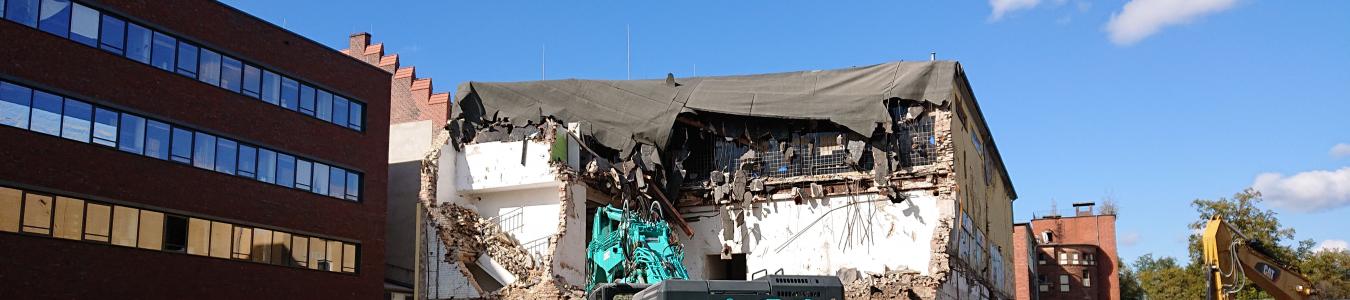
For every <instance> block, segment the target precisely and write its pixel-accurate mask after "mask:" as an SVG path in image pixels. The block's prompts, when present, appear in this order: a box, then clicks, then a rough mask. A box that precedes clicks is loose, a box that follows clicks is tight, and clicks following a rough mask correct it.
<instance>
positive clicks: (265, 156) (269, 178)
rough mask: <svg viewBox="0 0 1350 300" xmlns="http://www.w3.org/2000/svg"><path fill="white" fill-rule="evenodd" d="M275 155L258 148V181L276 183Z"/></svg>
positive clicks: (270, 151)
mask: <svg viewBox="0 0 1350 300" xmlns="http://www.w3.org/2000/svg"><path fill="white" fill-rule="evenodd" d="M276 172H277V153H276V152H272V150H267V149H265V148H258V181H262V182H266V183H273V182H277V176H276V174H277V173H276Z"/></svg>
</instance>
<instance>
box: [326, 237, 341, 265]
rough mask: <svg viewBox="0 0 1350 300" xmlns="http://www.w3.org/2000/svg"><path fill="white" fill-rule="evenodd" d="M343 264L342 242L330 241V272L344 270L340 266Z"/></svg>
mask: <svg viewBox="0 0 1350 300" xmlns="http://www.w3.org/2000/svg"><path fill="white" fill-rule="evenodd" d="M341 263H342V242H339V241H328V269H326V270H328V271H333V272H338V271H341V270H342V268H341V267H339V266H338V264H341Z"/></svg>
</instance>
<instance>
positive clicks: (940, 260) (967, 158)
mask: <svg viewBox="0 0 1350 300" xmlns="http://www.w3.org/2000/svg"><path fill="white" fill-rule="evenodd" d="M859 95H864V96H859ZM456 99H457V100H456V101H455V102H454V103H455V107H454V110H453V111H452V114H451V117H450V118H449V120H448V125H447V126H446V130H445V131H443V132H442V133H441V134H440V135H438V136H437V139H436V140H435V141H433V144H434V145H441V146H439V147H438V150H437V151H435V152H433V153H431V155H428V157H427V158H426V160H424V161H423V162H422V169H423V173H422V180H423V184H422V198H421V201H422V202H423V205H424V206H425V207H427V208H428V211H427V212H428V215H427V216H426V217H427V218H430V220H431V221H432V222H431V223H432V225H433V226H432V228H430V230H431V231H432V232H433V233H434V234H435V235H436V236H437V238H438V240H439V242H440V243H441V244H442V245H440V246H441V247H443V249H444V250H447V251H446V252H443V253H437V255H438V256H432V257H437V258H440V257H445V258H446V260H445V262H446V263H448V264H450V265H452V266H453V268H452V269H453V270H454V272H453V273H452V274H449V276H447V277H444V278H442V279H439V280H440V281H443V282H457V283H462V286H468V290H469V292H470V293H471V295H477V296H481V295H493V296H501V297H504V298H528V299H535V298H560V297H570V296H577V295H580V293H582V290H584V287H586V286H587V285H590V284H593V283H594V282H595V281H596V277H595V276H596V274H598V273H600V272H599V271H598V270H600V269H597V265H596V260H597V258H596V257H595V256H590V255H592V254H594V253H595V252H592V251H593V250H594V249H592V248H595V247H602V246H603V245H601V244H600V243H601V242H602V241H599V240H596V239H593V237H596V236H603V232H602V230H601V229H600V228H598V227H597V226H600V225H601V224H602V223H601V222H600V221H598V220H600V219H597V218H596V214H597V213H598V212H599V211H603V210H604V209H605V207H627V208H628V211H632V212H633V214H634V216H636V217H637V218H639V219H643V220H654V221H658V222H660V223H664V224H667V225H668V227H665V226H657V227H655V228H668V230H669V231H670V233H669V234H658V235H655V237H652V238H650V239H648V241H661V242H662V243H665V242H668V243H670V244H672V245H677V246H679V249H681V250H680V251H679V252H680V254H681V255H682V258H680V259H675V260H674V261H673V264H678V265H679V268H678V269H680V270H675V271H677V272H675V273H679V272H684V273H686V274H687V277H689V278H693V279H749V278H753V277H757V276H760V275H758V274H764V273H766V272H784V273H787V274H804V275H837V276H840V277H841V278H843V279H844V282H846V284H847V285H848V293H849V298H851V299H869V298H876V299H890V298H919V299H1012V298H1013V297H1014V294H1015V285H1014V279H1013V278H1014V274H1015V270H1014V257H1013V255H1014V254H1013V253H1014V251H1013V245H1014V242H1013V239H1014V235H1013V228H1012V224H1013V223H1012V209H1011V208H1012V201H1013V199H1015V198H1016V193H1015V192H1014V190H1013V187H1012V185H1011V181H1010V180H1009V178H1008V176H1007V172H1006V169H1005V168H1004V167H1003V163H1002V159H1001V158H1000V157H999V155H998V151H997V147H996V146H995V145H994V142H993V138H992V136H991V134H990V130H989V128H988V125H987V124H986V123H985V120H984V118H983V114H982V113H981V112H980V110H979V106H978V105H977V104H976V102H975V98H974V95H973V92H972V91H971V89H970V86H969V83H968V82H967V81H966V78H965V75H964V71H963V70H962V69H961V67H960V65H959V64H957V63H955V62H948V61H938V62H902V63H888V64H881V65H875V66H868V67H861V68H852V69H840V70H824V71H809V72H791V73H780V74H764V75H747V76H729V77H710V78H698V77H695V78H675V77H674V76H669V77H668V78H666V79H665V80H630V81H623V80H614V81H608V80H573V79H569V80H554V81H532V82H520V83H478V82H471V83H466V84H463V85H461V86H460V88H459V91H458V92H457V93H456ZM672 99H673V100H672ZM749 99H753V101H751V100H749ZM752 103H753V107H754V110H755V111H754V112H751V111H750V107H751V104H752ZM874 129H875V130H874ZM597 232H602V233H599V234H597ZM660 237H664V239H662V238H660ZM803 258H810V259H803ZM648 266H650V265H648ZM649 268H650V267H649ZM630 273H631V272H630ZM440 275H441V276H445V275H446V274H440ZM422 278H427V277H426V276H422Z"/></svg>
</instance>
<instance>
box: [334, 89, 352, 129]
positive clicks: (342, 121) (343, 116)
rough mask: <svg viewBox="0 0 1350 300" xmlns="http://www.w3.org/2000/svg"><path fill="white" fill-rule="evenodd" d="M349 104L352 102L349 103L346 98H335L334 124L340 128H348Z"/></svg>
mask: <svg viewBox="0 0 1350 300" xmlns="http://www.w3.org/2000/svg"><path fill="white" fill-rule="evenodd" d="M348 104H350V102H347V99H346V98H342V97H338V96H337V95H334V96H333V123H337V124H338V125H339V126H347V116H348V114H349V112H347V105H348Z"/></svg>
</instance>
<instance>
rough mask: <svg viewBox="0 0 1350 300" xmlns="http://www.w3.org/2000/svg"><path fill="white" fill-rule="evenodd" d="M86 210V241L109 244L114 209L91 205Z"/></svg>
mask: <svg viewBox="0 0 1350 300" xmlns="http://www.w3.org/2000/svg"><path fill="white" fill-rule="evenodd" d="M85 210H87V212H85V217H84V239H85V240H90V241H98V242H104V243H107V242H108V241H109V240H108V235H110V233H109V229H108V226H110V225H111V224H112V207H111V206H107V205H102V204H93V203H89V205H88V206H86V207H85Z"/></svg>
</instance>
